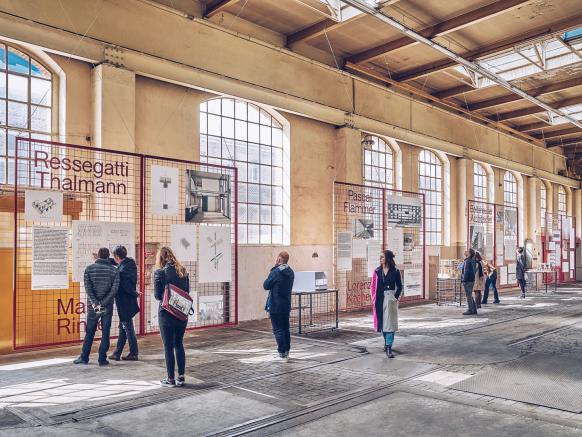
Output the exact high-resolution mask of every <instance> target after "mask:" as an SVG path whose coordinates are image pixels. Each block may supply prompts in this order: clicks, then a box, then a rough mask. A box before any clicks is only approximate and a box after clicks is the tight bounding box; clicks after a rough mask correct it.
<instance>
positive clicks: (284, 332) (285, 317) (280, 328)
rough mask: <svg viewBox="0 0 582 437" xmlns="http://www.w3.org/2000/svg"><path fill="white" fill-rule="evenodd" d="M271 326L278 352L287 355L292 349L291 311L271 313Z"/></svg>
mask: <svg viewBox="0 0 582 437" xmlns="http://www.w3.org/2000/svg"><path fill="white" fill-rule="evenodd" d="M271 326H272V327H273V334H274V335H275V340H276V341H277V352H279V354H280V355H286V354H288V353H289V351H290V350H291V333H290V332H289V313H285V314H271Z"/></svg>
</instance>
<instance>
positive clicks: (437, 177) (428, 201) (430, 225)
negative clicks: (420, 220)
mask: <svg viewBox="0 0 582 437" xmlns="http://www.w3.org/2000/svg"><path fill="white" fill-rule="evenodd" d="M418 170H419V171H418V174H419V184H418V187H419V190H418V191H419V192H420V193H423V194H424V200H425V205H426V209H425V211H424V214H425V225H426V244H428V245H433V246H438V245H441V244H442V239H443V166H442V163H441V161H440V160H439V158H438V157H437V156H436V155H435V154H434V153H433V152H431V151H429V150H423V151H422V152H420V155H419V156H418Z"/></svg>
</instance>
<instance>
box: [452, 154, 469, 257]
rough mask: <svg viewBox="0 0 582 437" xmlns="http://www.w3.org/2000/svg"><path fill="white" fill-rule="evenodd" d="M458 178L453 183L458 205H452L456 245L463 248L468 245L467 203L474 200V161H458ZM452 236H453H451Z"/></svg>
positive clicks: (461, 159) (464, 159) (462, 159)
mask: <svg viewBox="0 0 582 437" xmlns="http://www.w3.org/2000/svg"><path fill="white" fill-rule="evenodd" d="M456 163H457V178H456V181H451V184H452V187H453V189H452V190H451V191H454V192H455V193H456V198H457V202H456V205H454V206H453V205H451V207H452V208H451V215H452V214H453V211H454V214H455V215H456V219H457V220H456V221H457V226H456V230H457V238H456V240H453V241H456V244H457V246H458V247H459V249H461V248H463V249H464V248H465V247H466V245H467V213H468V211H467V202H468V201H469V200H473V199H474V192H473V191H474V190H473V160H472V159H467V158H460V159H457V162H456ZM451 236H452V235H451Z"/></svg>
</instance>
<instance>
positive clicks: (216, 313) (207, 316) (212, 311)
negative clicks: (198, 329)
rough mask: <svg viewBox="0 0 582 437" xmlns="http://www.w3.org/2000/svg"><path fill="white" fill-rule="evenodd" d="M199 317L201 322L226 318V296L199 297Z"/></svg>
mask: <svg viewBox="0 0 582 437" xmlns="http://www.w3.org/2000/svg"><path fill="white" fill-rule="evenodd" d="M198 319H199V321H201V322H210V321H213V320H214V321H221V320H223V319H224V297H223V296H221V295H214V296H199V297H198Z"/></svg>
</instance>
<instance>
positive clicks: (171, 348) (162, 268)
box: [154, 247, 190, 387]
mask: <svg viewBox="0 0 582 437" xmlns="http://www.w3.org/2000/svg"><path fill="white" fill-rule="evenodd" d="M156 267H157V270H156V271H155V272H154V297H155V298H156V300H158V301H160V307H159V310H158V318H159V324H160V335H161V337H162V342H163V343H164V355H165V358H166V370H167V372H168V376H167V377H166V378H164V379H162V380H161V381H160V384H162V386H164V387H182V386H183V385H184V382H185V376H184V373H185V371H186V352H185V351H184V343H183V341H184V333H185V332H186V326H187V325H188V320H187V319H186V320H181V319H179V318H177V317H176V316H174V315H172V314H170V313H169V312H168V311H166V310H165V309H164V308H163V307H162V304H161V303H162V301H163V299H164V292H165V291H166V287H167V286H168V285H170V284H171V285H174V286H176V287H178V288H179V289H181V290H182V291H184V292H186V293H190V279H189V278H188V273H187V272H186V268H185V267H184V266H183V265H182V264H180V262H179V261H178V260H177V259H176V255H174V252H173V251H172V249H170V248H169V247H162V248H160V250H159V251H158V253H157V255H156ZM176 364H178V379H176V377H175V375H176Z"/></svg>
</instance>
